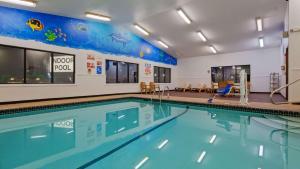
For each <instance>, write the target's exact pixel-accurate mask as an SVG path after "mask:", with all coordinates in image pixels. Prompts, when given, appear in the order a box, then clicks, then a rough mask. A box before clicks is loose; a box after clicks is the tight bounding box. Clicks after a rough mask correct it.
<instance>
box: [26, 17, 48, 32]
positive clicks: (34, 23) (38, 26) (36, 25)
mask: <svg viewBox="0 0 300 169" xmlns="http://www.w3.org/2000/svg"><path fill="white" fill-rule="evenodd" d="M26 24H27V25H28V26H29V27H30V28H31V29H32V31H35V30H37V31H41V30H43V29H44V25H43V24H42V22H41V21H40V20H38V19H29V20H28V21H27V22H26Z"/></svg>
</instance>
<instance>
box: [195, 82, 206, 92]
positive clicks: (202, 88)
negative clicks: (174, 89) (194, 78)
mask: <svg viewBox="0 0 300 169" xmlns="http://www.w3.org/2000/svg"><path fill="white" fill-rule="evenodd" d="M206 89H207V87H206V84H201V83H200V84H199V85H198V87H195V88H193V89H192V90H193V91H197V92H199V93H201V92H202V91H203V92H205V91H206Z"/></svg>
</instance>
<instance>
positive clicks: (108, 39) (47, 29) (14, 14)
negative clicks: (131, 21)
mask: <svg viewBox="0 0 300 169" xmlns="http://www.w3.org/2000/svg"><path fill="white" fill-rule="evenodd" d="M0 36H6V37H13V38H19V39H25V40H36V41H39V42H43V43H47V44H52V45H57V46H64V47H71V48H76V49H86V50H95V51H98V52H101V53H107V54H113V55H126V56H131V57H136V58H142V59H145V60H150V61H155V62H161V63H165V64H171V65H177V59H176V58H175V57H173V56H171V55H169V54H168V53H166V52H164V51H162V50H161V49H159V48H157V47H155V46H153V45H152V44H150V43H149V42H147V41H145V40H144V39H142V38H140V37H139V36H137V35H135V34H134V33H132V32H130V31H128V30H127V29H125V28H122V27H118V26H113V25H110V24H106V23H100V22H93V21H87V20H81V19H75V18H69V17H63V16H56V15H50V14H44V13H38V12H31V11H26V10H20V9H14V8H7V7H1V6H0Z"/></svg>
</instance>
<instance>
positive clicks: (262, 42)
mask: <svg viewBox="0 0 300 169" xmlns="http://www.w3.org/2000/svg"><path fill="white" fill-rule="evenodd" d="M258 42H259V46H260V47H261V48H263V47H264V46H265V44H264V38H263V37H260V38H259V39H258Z"/></svg>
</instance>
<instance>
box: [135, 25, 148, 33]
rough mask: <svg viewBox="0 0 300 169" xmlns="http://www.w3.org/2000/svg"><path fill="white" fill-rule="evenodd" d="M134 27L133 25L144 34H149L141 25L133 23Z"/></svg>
mask: <svg viewBox="0 0 300 169" xmlns="http://www.w3.org/2000/svg"><path fill="white" fill-rule="evenodd" d="M134 27H135V28H136V29H137V30H138V31H140V32H142V33H143V34H144V35H146V36H149V35H150V33H149V32H148V31H147V30H146V29H145V28H143V27H141V26H140V25H138V24H134Z"/></svg>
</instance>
